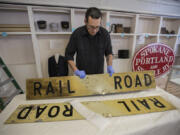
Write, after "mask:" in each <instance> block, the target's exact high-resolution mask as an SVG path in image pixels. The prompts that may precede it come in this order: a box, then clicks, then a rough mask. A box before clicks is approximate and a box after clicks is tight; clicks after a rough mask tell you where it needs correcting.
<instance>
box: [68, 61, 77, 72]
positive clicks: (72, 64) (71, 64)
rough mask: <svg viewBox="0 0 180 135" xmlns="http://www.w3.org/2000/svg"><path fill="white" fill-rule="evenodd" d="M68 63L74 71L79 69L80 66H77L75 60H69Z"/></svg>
mask: <svg viewBox="0 0 180 135" xmlns="http://www.w3.org/2000/svg"><path fill="white" fill-rule="evenodd" d="M68 64H69V66H70V67H71V69H72V70H73V72H75V71H76V70H78V68H77V67H76V65H75V63H74V61H73V60H68Z"/></svg>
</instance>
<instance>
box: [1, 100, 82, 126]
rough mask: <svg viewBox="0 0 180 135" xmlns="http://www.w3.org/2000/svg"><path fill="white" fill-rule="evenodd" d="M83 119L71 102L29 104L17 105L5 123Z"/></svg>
mask: <svg viewBox="0 0 180 135" xmlns="http://www.w3.org/2000/svg"><path fill="white" fill-rule="evenodd" d="M82 119H84V117H83V116H81V115H80V114H79V113H78V112H77V111H76V110H75V109H74V108H73V106H72V105H71V104H69V103H53V104H29V105H19V106H18V107H17V109H16V110H15V111H14V112H13V113H12V114H11V116H10V117H9V118H8V119H7V120H6V122H5V124H14V123H32V122H51V121H65V120H82Z"/></svg>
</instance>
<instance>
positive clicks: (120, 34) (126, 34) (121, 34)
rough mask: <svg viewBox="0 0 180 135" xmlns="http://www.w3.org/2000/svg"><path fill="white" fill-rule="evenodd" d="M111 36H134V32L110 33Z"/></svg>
mask: <svg viewBox="0 0 180 135" xmlns="http://www.w3.org/2000/svg"><path fill="white" fill-rule="evenodd" d="M110 35H111V36H134V35H136V34H134V33H110Z"/></svg>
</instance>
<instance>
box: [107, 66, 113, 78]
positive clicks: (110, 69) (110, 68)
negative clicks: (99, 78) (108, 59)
mask: <svg viewBox="0 0 180 135" xmlns="http://www.w3.org/2000/svg"><path fill="white" fill-rule="evenodd" d="M107 72H108V73H109V76H112V75H113V74H114V69H113V67H112V66H107Z"/></svg>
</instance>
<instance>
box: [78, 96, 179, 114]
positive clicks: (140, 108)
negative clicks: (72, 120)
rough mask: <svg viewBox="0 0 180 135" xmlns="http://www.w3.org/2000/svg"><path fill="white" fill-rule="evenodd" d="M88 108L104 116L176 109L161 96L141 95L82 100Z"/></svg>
mask: <svg viewBox="0 0 180 135" xmlns="http://www.w3.org/2000/svg"><path fill="white" fill-rule="evenodd" d="M81 103H82V104H83V105H85V106H86V107H87V108H88V109H90V110H92V111H93V112H96V113H99V114H101V115H103V116H104V117H117V116H123V115H134V114H144V113H151V112H163V111H167V110H173V109H176V108H175V107H174V106H173V105H171V104H170V103H168V102H167V101H166V100H164V99H163V98H162V97H160V96H151V97H139V98H129V99H118V100H105V101H90V102H81Z"/></svg>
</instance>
